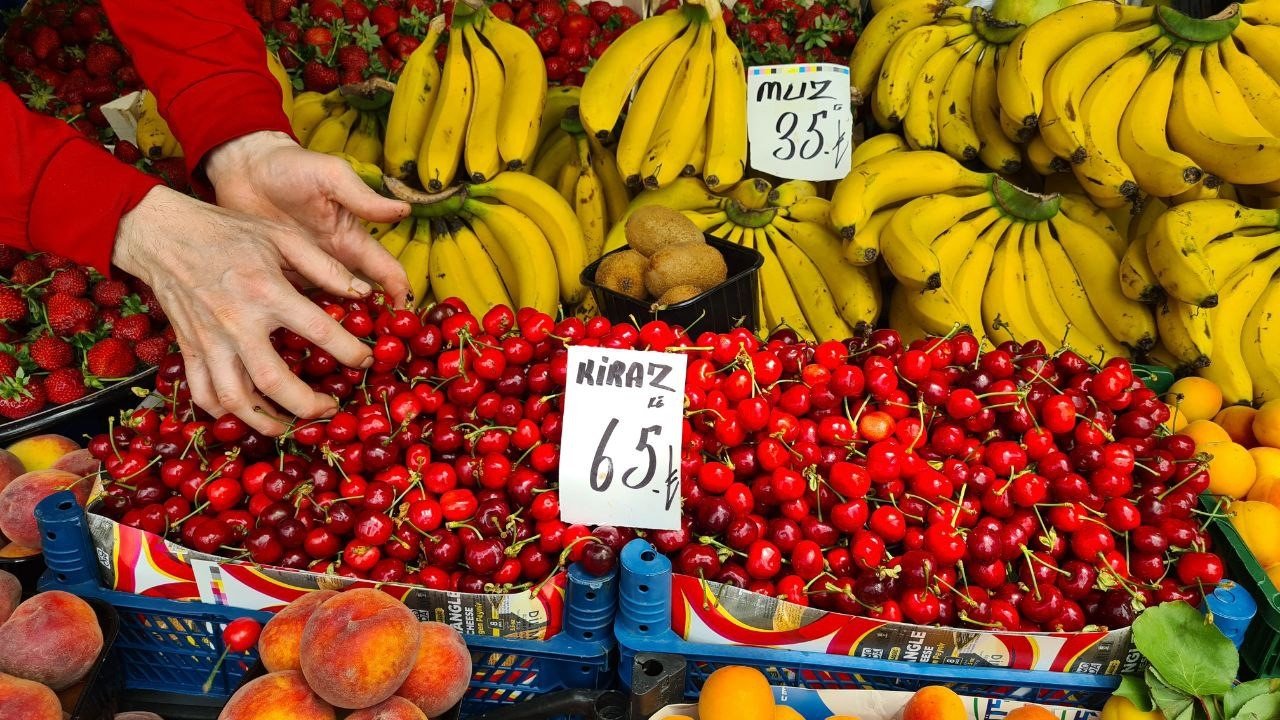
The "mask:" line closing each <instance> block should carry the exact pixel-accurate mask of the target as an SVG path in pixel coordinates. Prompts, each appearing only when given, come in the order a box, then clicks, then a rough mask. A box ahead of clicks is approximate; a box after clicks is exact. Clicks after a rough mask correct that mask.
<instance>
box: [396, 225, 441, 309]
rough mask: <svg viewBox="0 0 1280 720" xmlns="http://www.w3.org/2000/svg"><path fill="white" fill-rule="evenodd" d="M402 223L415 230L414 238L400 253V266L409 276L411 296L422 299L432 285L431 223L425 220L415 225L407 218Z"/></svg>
mask: <svg viewBox="0 0 1280 720" xmlns="http://www.w3.org/2000/svg"><path fill="white" fill-rule="evenodd" d="M400 224H401V225H408V226H409V227H410V228H411V229H412V230H413V238H412V239H411V240H410V241H409V242H408V243H407V244H406V245H405V246H404V249H403V252H401V253H398V255H399V260H400V266H401V267H403V268H404V273H405V275H406V276H407V277H408V278H409V297H410V298H418V299H419V300H422V299H425V298H426V297H427V290H428V288H429V287H430V286H431V246H432V244H433V243H432V237H431V223H430V221H427V220H423V221H422V222H420V223H418V224H417V226H416V227H415V226H414V224H413V223H411V222H409V221H407V220H406V221H403V222H401V223H400Z"/></svg>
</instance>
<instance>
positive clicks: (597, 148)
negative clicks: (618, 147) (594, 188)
mask: <svg viewBox="0 0 1280 720" xmlns="http://www.w3.org/2000/svg"><path fill="white" fill-rule="evenodd" d="M587 145H588V146H589V147H590V148H591V169H592V170H593V171H594V172H595V175H596V181H597V182H599V183H600V188H601V189H602V190H603V191H604V204H605V210H606V211H607V215H606V217H607V218H608V220H609V222H608V223H607V226H612V225H613V224H614V223H616V222H618V221H619V220H621V219H622V216H623V214H624V213H626V212H627V206H628V205H630V204H631V195H630V194H629V193H628V192H627V186H626V183H624V182H623V180H622V173H621V172H620V171H619V170H618V162H617V160H616V159H615V158H614V155H613V151H612V150H609V149H608V148H606V147H605V146H604V144H602V143H601V142H600V141H599V140H597V139H596V138H595V136H593V135H587Z"/></svg>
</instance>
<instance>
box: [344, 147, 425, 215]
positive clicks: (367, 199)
mask: <svg viewBox="0 0 1280 720" xmlns="http://www.w3.org/2000/svg"><path fill="white" fill-rule="evenodd" d="M331 167H332V168H333V170H332V171H331V172H330V173H329V175H328V176H327V177H328V179H329V197H330V198H332V199H333V201H334V202H336V203H338V204H339V205H341V206H343V207H345V208H346V209H347V210H350V211H351V213H352V214H354V215H355V216H356V217H359V218H363V219H365V220H372V221H374V222H395V221H396V220H400V219H403V218H406V217H408V216H409V211H410V208H409V203H407V202H404V201H403V200H394V199H392V198H389V197H384V196H382V195H379V194H378V193H376V192H374V190H373V188H371V187H369V186H368V185H365V184H364V181H363V180H361V179H360V176H358V175H356V173H355V171H354V170H352V169H351V166H350V165H348V164H347V163H345V162H343V161H342V160H339V159H337V158H335V159H334V162H333V164H332V165H331Z"/></svg>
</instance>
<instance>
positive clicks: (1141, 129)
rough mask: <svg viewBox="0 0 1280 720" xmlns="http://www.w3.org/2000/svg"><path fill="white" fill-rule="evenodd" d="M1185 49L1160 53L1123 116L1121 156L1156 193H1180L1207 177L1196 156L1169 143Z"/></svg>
mask: <svg viewBox="0 0 1280 720" xmlns="http://www.w3.org/2000/svg"><path fill="white" fill-rule="evenodd" d="M1182 53H1183V48H1182V47H1180V46H1174V47H1173V48H1171V49H1170V50H1169V51H1168V52H1166V53H1164V54H1163V55H1161V56H1160V58H1159V59H1158V60H1157V61H1156V64H1155V66H1154V67H1153V68H1152V69H1151V70H1150V72H1148V73H1147V77H1146V78H1145V79H1144V80H1143V81H1142V84H1141V85H1139V86H1138V90H1137V92H1135V93H1134V95H1133V99H1132V100H1130V101H1129V105H1128V107H1127V108H1125V111H1124V115H1123V116H1122V117H1121V119H1120V132H1119V137H1118V142H1119V146H1120V157H1121V158H1123V159H1124V161H1125V163H1126V164H1127V165H1128V166H1129V168H1130V169H1131V170H1132V171H1133V176H1134V179H1136V180H1137V182H1138V186H1139V187H1141V188H1142V189H1143V190H1145V191H1146V192H1148V193H1150V194H1152V195H1154V196H1156V197H1174V196H1176V195H1180V194H1182V193H1184V192H1187V191H1188V190H1190V189H1191V188H1193V187H1195V186H1196V184H1197V183H1199V182H1200V180H1201V178H1203V177H1204V171H1203V170H1201V169H1200V167H1199V166H1198V165H1196V162H1195V161H1194V160H1192V159H1191V158H1189V157H1187V156H1186V155H1183V154H1182V153H1180V152H1178V151H1177V150H1174V149H1173V148H1171V147H1169V139H1168V135H1167V127H1168V116H1169V106H1170V104H1171V103H1172V102H1173V80H1174V76H1175V74H1176V73H1177V71H1178V63H1179V62H1180V61H1181V59H1182Z"/></svg>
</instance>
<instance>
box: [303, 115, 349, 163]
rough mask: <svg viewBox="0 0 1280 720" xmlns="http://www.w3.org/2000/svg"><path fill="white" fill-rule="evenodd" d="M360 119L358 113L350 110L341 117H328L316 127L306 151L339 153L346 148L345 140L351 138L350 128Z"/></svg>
mask: <svg viewBox="0 0 1280 720" xmlns="http://www.w3.org/2000/svg"><path fill="white" fill-rule="evenodd" d="M359 119H360V111H359V110H356V109H355V108H350V109H348V110H347V111H345V112H343V113H342V114H341V115H338V116H334V115H330V116H329V117H327V118H325V119H324V120H321V121H320V124H319V125H317V126H316V129H315V132H313V133H311V140H310V142H308V143H307V149H308V150H311V151H313V152H318V153H326V154H333V153H340V152H343V151H344V150H345V149H346V147H347V138H348V137H350V136H351V128H352V127H353V126H354V125H355V124H356V121H357V120H359Z"/></svg>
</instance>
